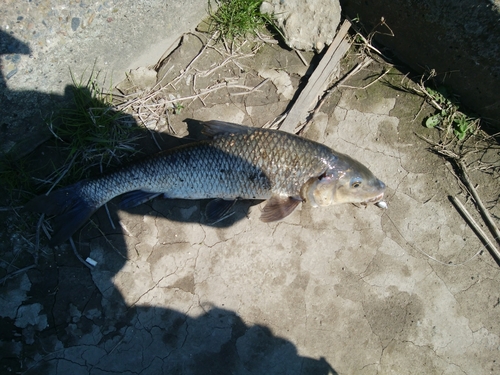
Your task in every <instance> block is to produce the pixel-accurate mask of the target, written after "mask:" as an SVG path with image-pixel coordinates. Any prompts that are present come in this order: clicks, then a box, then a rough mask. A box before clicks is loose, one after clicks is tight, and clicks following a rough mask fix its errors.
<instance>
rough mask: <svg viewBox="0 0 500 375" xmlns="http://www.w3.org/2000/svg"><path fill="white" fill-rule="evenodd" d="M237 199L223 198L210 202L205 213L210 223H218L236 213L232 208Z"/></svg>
mask: <svg viewBox="0 0 500 375" xmlns="http://www.w3.org/2000/svg"><path fill="white" fill-rule="evenodd" d="M236 201H237V200H236V199H234V200H225V199H221V198H217V199H213V200H211V201H210V202H208V204H207V207H206V208H205V215H206V217H207V221H208V222H209V223H210V224H216V223H218V222H219V221H222V220H224V219H226V218H228V217H229V216H231V215H233V214H234V211H231V209H232V208H233V207H234V204H235V203H236Z"/></svg>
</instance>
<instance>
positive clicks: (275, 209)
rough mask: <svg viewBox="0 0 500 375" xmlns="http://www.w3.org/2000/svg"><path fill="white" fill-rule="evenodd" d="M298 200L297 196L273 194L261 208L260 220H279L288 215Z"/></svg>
mask: <svg viewBox="0 0 500 375" xmlns="http://www.w3.org/2000/svg"><path fill="white" fill-rule="evenodd" d="M300 202H301V200H300V199H297V198H293V197H282V196H279V195H273V196H272V197H271V198H270V199H269V200H268V201H267V203H266V205H265V207H264V209H263V210H262V213H261V215H260V220H262V221H263V222H265V223H269V222H271V221H277V220H281V219H283V218H285V217H287V216H288V215H290V214H291V213H292V212H293V210H295V208H296V207H297V206H298V204H299V203H300Z"/></svg>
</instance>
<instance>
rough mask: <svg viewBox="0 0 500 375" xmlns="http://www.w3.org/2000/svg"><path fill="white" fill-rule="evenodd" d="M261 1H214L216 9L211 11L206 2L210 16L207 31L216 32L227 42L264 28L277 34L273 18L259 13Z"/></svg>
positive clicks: (210, 5) (209, 5)
mask: <svg viewBox="0 0 500 375" xmlns="http://www.w3.org/2000/svg"><path fill="white" fill-rule="evenodd" d="M262 1H263V0H216V3H217V5H218V9H217V10H216V11H213V9H212V4H211V1H210V0H209V1H208V13H209V14H210V21H211V22H210V26H209V31H211V32H214V31H218V32H219V33H220V37H224V38H227V39H229V40H233V39H238V38H244V37H245V36H246V35H247V34H257V33H258V31H259V30H260V29H262V28H264V27H265V26H270V27H271V28H273V29H274V30H276V31H277V32H278V33H280V32H279V29H278V28H277V26H276V24H275V22H274V20H273V17H272V16H270V15H268V14H263V13H261V12H260V6H261V4H262Z"/></svg>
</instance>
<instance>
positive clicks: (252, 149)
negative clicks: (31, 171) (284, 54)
mask: <svg viewBox="0 0 500 375" xmlns="http://www.w3.org/2000/svg"><path fill="white" fill-rule="evenodd" d="M205 133H206V134H207V135H208V136H209V137H211V138H210V139H208V140H204V141H200V142H197V143H192V144H188V145H185V146H180V147H177V148H174V149H172V150H169V151H165V152H162V153H160V154H157V155H155V156H153V157H149V158H146V159H144V160H142V161H139V162H137V163H134V164H131V165H129V166H126V167H123V168H122V169H119V170H117V171H115V172H113V173H109V174H106V175H103V176H100V177H96V178H93V179H89V180H83V181H80V182H78V183H76V184H74V185H71V186H68V187H65V188H62V189H59V190H56V191H54V192H52V193H50V194H49V195H48V196H40V197H37V198H35V199H33V200H32V201H31V202H29V203H28V204H27V205H26V208H27V209H29V210H33V211H39V212H44V213H47V214H50V215H57V216H56V227H59V229H58V230H57V231H56V233H55V235H54V237H53V239H52V243H53V244H58V243H61V242H63V241H65V240H66V239H68V238H69V237H70V236H71V235H72V234H73V233H74V232H75V231H76V230H77V229H78V228H79V227H81V226H82V225H83V223H84V222H85V221H86V220H87V219H88V218H89V217H90V216H91V215H92V214H93V213H94V212H95V211H96V210H97V209H98V208H99V207H101V206H102V205H104V204H105V203H106V202H108V201H109V200H111V199H113V198H114V197H116V196H119V195H123V200H122V203H123V207H132V206H135V205H137V204H140V203H143V202H145V201H147V200H149V199H151V198H154V197H156V196H158V195H160V194H163V195H164V196H165V197H167V198H182V199H206V198H217V199H219V201H216V202H215V203H214V204H210V205H209V206H210V207H211V210H212V215H210V216H212V217H213V218H214V219H217V218H218V217H220V216H224V215H226V214H227V210H228V209H229V208H230V207H232V203H231V202H229V203H224V202H220V201H222V200H225V201H226V202H227V201H234V200H236V199H267V200H268V202H267V204H266V206H265V207H264V209H263V211H262V215H261V219H262V220H263V221H274V220H279V219H281V218H283V217H285V216H287V215H289V214H290V213H291V212H292V211H293V210H294V209H295V207H296V206H297V205H298V204H299V202H301V201H304V200H306V201H310V203H311V204H312V205H313V206H318V205H319V206H324V205H330V204H339V203H348V202H351V203H366V202H374V203H375V202H378V201H380V200H381V199H382V197H383V194H384V190H385V185H384V184H383V182H381V181H380V180H378V179H377V178H376V177H375V176H374V175H373V174H372V173H371V172H370V171H369V170H368V169H367V168H366V167H365V166H363V165H362V164H360V163H359V162H357V161H355V160H354V159H352V158H350V157H349V156H347V155H343V154H340V153H337V152H335V151H333V150H332V149H330V148H328V147H326V146H324V145H322V144H319V143H317V142H313V141H310V140H307V139H304V138H301V137H298V136H296V135H293V134H289V133H284V132H280V131H277V130H270V129H260V128H250V127H245V126H241V125H236V124H231V123H225V122H220V121H209V122H207V123H205ZM361 185H362V186H361ZM360 186H361V188H360ZM209 206H207V208H208V207H209ZM213 213H215V214H213ZM208 216H209V215H208V213H207V217H208ZM224 217H225V216H224Z"/></svg>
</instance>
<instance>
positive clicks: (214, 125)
mask: <svg viewBox="0 0 500 375" xmlns="http://www.w3.org/2000/svg"><path fill="white" fill-rule="evenodd" d="M203 125H204V127H203V134H205V135H208V136H209V137H213V136H216V135H221V134H247V133H248V132H249V131H251V130H252V128H251V127H248V126H244V125H239V124H234V123H232V122H225V121H219V120H210V121H205V122H203Z"/></svg>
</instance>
